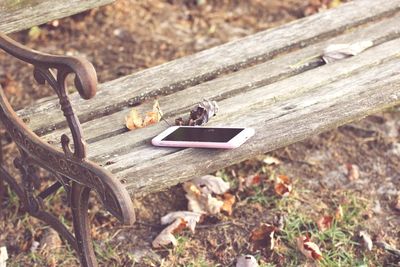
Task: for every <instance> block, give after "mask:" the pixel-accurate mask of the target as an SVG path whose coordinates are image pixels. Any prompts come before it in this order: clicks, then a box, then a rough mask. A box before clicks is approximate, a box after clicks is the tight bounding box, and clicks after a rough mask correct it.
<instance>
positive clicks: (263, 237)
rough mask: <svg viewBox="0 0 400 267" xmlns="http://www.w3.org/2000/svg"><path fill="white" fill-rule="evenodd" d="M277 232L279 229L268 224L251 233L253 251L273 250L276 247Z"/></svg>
mask: <svg viewBox="0 0 400 267" xmlns="http://www.w3.org/2000/svg"><path fill="white" fill-rule="evenodd" d="M277 230H278V228H277V227H275V226H273V225H270V224H267V223H266V224H262V225H261V226H260V227H258V228H256V229H254V230H253V231H251V234H250V241H251V242H252V250H253V251H257V250H263V249H268V250H273V249H274V247H275V236H274V235H275V232H276V231H277Z"/></svg>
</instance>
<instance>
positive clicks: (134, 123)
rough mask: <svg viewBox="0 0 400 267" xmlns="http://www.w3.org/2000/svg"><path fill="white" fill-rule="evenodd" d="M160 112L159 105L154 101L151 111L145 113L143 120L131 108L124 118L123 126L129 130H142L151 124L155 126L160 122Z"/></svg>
mask: <svg viewBox="0 0 400 267" xmlns="http://www.w3.org/2000/svg"><path fill="white" fill-rule="evenodd" d="M162 115H163V114H162V111H161V108H160V104H159V103H158V101H157V100H155V101H154V104H153V110H152V111H149V112H147V113H146V116H145V117H144V118H143V117H142V116H141V115H140V114H139V112H138V111H137V110H136V109H135V108H133V109H132V110H131V111H130V112H129V114H128V115H127V116H126V117H125V125H126V128H128V129H129V130H134V129H137V128H143V127H146V126H148V125H151V124H155V123H157V122H159V121H160V120H161V117H162Z"/></svg>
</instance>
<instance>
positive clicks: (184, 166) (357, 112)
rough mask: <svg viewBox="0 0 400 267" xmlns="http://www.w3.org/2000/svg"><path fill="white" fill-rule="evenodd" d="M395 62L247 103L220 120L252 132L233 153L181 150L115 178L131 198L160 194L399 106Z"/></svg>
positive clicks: (399, 87) (399, 76) (399, 77)
mask: <svg viewBox="0 0 400 267" xmlns="http://www.w3.org/2000/svg"><path fill="white" fill-rule="evenodd" d="M399 56H400V55H399ZM399 64H400V59H399V57H397V58H396V59H394V60H392V61H389V62H386V63H384V64H382V65H380V66H379V67H377V68H373V69H370V70H366V71H365V73H359V74H358V75H353V76H351V77H349V78H348V79H343V80H340V81H337V82H335V83H332V84H329V85H326V86H322V87H318V88H315V89H314V90H310V91H308V92H306V93H303V94H299V95H295V96H294V97H292V96H290V97H289V98H287V99H285V98H283V99H282V100H280V101H277V102H275V103H274V104H271V105H264V104H263V103H262V102H261V103H257V104H254V105H251V104H249V105H248V106H247V107H245V108H244V107H243V108H242V109H241V110H240V113H231V114H230V115H231V116H230V117H229V118H225V119H228V120H229V122H230V123H229V124H233V125H239V124H241V123H242V124H243V122H246V123H245V126H248V127H253V128H255V130H256V134H255V136H254V137H253V138H251V139H250V140H248V142H247V143H245V144H244V145H243V146H241V147H240V148H238V149H233V150H212V149H208V150H207V149H184V150H180V151H175V153H170V154H167V155H164V156H163V157H157V158H155V159H153V160H148V161H147V162H143V163H141V164H140V165H136V166H135V167H133V168H130V169H127V170H125V171H122V172H119V173H117V174H116V176H117V177H118V178H120V179H123V181H124V182H125V183H126V186H127V189H128V190H129V192H130V193H131V194H132V195H134V196H137V195H141V194H145V193H149V192H153V191H157V190H161V189H163V188H165V187H168V186H171V185H174V184H176V183H179V182H182V181H186V180H188V179H191V178H193V177H195V176H199V175H203V174H206V173H210V172H213V171H215V170H218V169H220V168H222V167H225V166H227V165H229V164H233V163H235V162H240V161H242V160H244V159H246V158H248V157H251V156H255V155H259V154H260V153H262V152H268V151H271V150H274V149H277V148H279V147H282V146H286V145H289V144H291V143H293V142H296V141H300V140H302V139H304V138H306V137H308V136H310V135H312V134H317V133H320V132H322V131H326V130H328V129H331V128H335V127H337V126H339V125H342V124H345V123H348V122H350V121H352V120H355V119H360V118H362V117H364V116H366V115H368V114H371V113H373V112H376V111H378V110H379V109H382V108H385V107H388V106H390V105H394V104H399V103H400V72H399V69H398V66H399ZM305 82H306V81H305ZM221 119H222V118H221ZM218 123H219V122H218V121H215V122H213V123H212V124H211V125H213V124H218ZM178 166H179V167H178Z"/></svg>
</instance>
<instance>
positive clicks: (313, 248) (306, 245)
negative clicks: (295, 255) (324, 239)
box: [297, 236, 322, 260]
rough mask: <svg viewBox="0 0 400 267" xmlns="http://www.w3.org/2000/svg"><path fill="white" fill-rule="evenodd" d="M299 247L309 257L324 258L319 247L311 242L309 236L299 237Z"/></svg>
mask: <svg viewBox="0 0 400 267" xmlns="http://www.w3.org/2000/svg"><path fill="white" fill-rule="evenodd" d="M297 248H298V249H299V250H300V251H301V253H303V255H304V256H306V257H307V258H309V259H312V260H320V259H321V258H322V253H321V251H320V250H319V247H318V246H317V245H316V244H315V243H313V242H311V241H310V238H309V237H308V236H300V237H298V238H297Z"/></svg>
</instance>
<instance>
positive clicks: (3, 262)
mask: <svg viewBox="0 0 400 267" xmlns="http://www.w3.org/2000/svg"><path fill="white" fill-rule="evenodd" d="M7 260H8V253H7V248H6V247H0V267H6V266H7Z"/></svg>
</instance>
